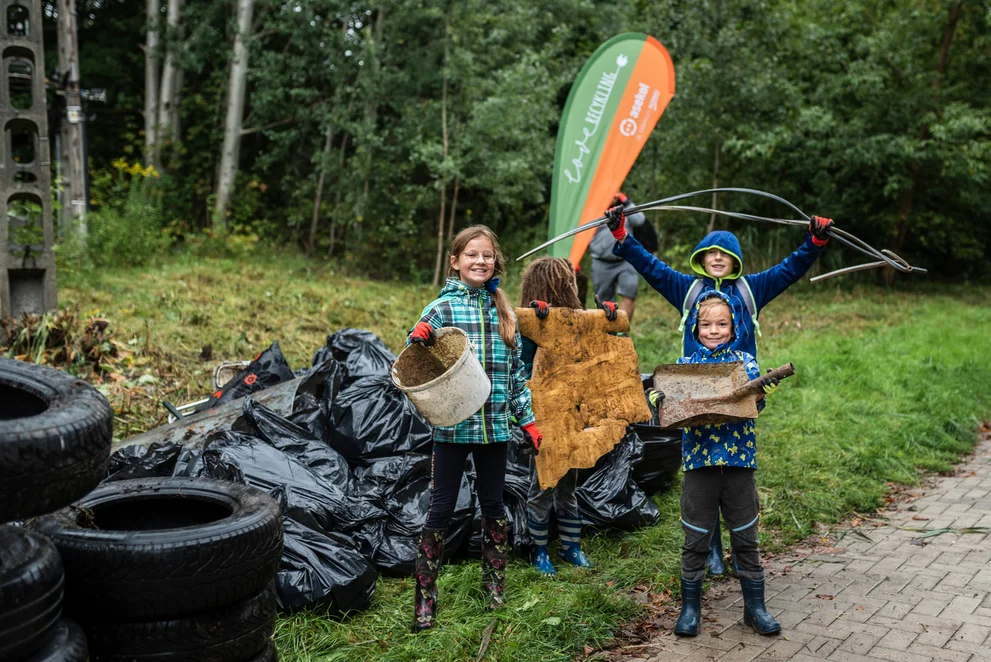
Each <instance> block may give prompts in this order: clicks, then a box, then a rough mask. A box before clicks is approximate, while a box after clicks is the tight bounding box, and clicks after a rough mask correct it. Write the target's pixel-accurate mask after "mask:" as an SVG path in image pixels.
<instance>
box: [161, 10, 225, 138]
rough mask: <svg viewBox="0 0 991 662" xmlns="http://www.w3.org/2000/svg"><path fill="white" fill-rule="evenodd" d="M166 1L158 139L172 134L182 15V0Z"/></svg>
mask: <svg viewBox="0 0 991 662" xmlns="http://www.w3.org/2000/svg"><path fill="white" fill-rule="evenodd" d="M168 3H169V4H168V8H167V9H166V10H165V25H166V32H165V39H166V41H165V65H164V66H163V67H162V91H161V94H160V95H159V99H160V103H159V107H158V133H159V139H160V140H166V139H168V138H169V137H170V136H171V135H172V119H173V112H172V109H173V107H174V104H175V101H176V99H175V97H176V84H177V83H178V73H177V72H178V69H177V67H176V56H175V51H176V46H177V44H178V36H179V18H180V16H181V15H182V5H183V0H168ZM235 43H236V42H235ZM235 47H236V46H235Z"/></svg>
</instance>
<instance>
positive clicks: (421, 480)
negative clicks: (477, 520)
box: [355, 455, 475, 575]
mask: <svg viewBox="0 0 991 662" xmlns="http://www.w3.org/2000/svg"><path fill="white" fill-rule="evenodd" d="M355 474H356V482H357V486H358V487H357V490H358V491H361V490H369V491H372V492H373V493H376V494H380V495H381V496H383V497H384V500H385V509H386V511H388V513H389V516H388V518H387V519H386V523H385V527H384V529H383V531H382V539H381V545H380V546H379V548H378V550H377V552H376V554H375V557H374V559H373V560H374V561H375V566H376V567H377V568H378V569H379V571H380V572H382V573H383V574H389V575H410V574H413V570H414V568H415V565H416V552H417V544H418V542H419V539H420V532H421V531H422V530H423V525H424V524H425V523H426V521H427V510H428V508H429V506H430V456H429V455H407V456H404V457H398V458H388V459H385V460H378V461H376V462H374V463H373V464H372V465H370V466H369V467H368V468H366V469H356V470H355ZM474 504H475V499H474V497H473V496H472V492H471V487H470V486H469V483H468V478H467V476H463V477H462V479H461V488H460V490H459V491H458V499H457V501H456V503H455V506H454V514H453V515H452V517H451V523H450V524H449V525H448V527H447V532H446V534H445V536H444V542H445V544H444V556H445V557H446V558H447V557H450V556H452V555H453V554H455V553H456V552H457V551H458V548H460V547H461V544H462V542H463V541H464V539H465V537H466V536H467V534H468V528H469V526H470V524H471V517H472V512H473V510H474Z"/></svg>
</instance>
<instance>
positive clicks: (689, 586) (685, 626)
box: [674, 577, 702, 637]
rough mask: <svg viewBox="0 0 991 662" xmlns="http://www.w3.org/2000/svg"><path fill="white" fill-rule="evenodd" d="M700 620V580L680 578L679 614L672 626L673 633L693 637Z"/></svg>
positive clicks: (697, 631) (697, 630)
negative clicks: (676, 621)
mask: <svg viewBox="0 0 991 662" xmlns="http://www.w3.org/2000/svg"><path fill="white" fill-rule="evenodd" d="M701 620H702V580H701V579H696V580H694V581H689V580H687V579H685V578H684V577H682V578H681V615H680V616H678V623H677V624H676V625H675V626H674V633H675V634H677V635H679V636H682V637H694V636H696V635H698V633H699V622H700V621H701Z"/></svg>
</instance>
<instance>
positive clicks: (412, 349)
mask: <svg viewBox="0 0 991 662" xmlns="http://www.w3.org/2000/svg"><path fill="white" fill-rule="evenodd" d="M464 351H465V337H464V336H463V335H461V334H460V333H446V334H444V335H442V336H439V337H438V338H437V342H435V343H434V344H433V346H432V347H423V346H422V345H410V346H409V347H408V348H407V350H406V351H405V352H403V356H402V360H400V361H399V362H397V363H396V375H397V376H398V377H399V383H400V384H402V385H403V386H405V387H407V388H409V387H412V386H420V385H421V384H426V383H427V382H429V381H432V380H434V379H437V378H438V377H440V376H441V375H443V374H444V373H445V372H447V371H448V370H450V369H451V366H453V365H454V364H455V363H457V362H458V359H460V358H461V355H462V354H463V353H464Z"/></svg>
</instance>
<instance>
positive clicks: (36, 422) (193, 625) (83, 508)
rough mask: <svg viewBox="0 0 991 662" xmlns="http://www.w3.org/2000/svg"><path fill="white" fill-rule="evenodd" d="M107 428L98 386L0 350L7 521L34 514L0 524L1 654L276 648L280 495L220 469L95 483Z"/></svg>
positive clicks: (75, 656)
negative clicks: (206, 476)
mask: <svg viewBox="0 0 991 662" xmlns="http://www.w3.org/2000/svg"><path fill="white" fill-rule="evenodd" d="M112 437H113V412H112V410H111V408H110V405H109V404H108V403H107V400H106V398H104V397H103V396H102V395H101V394H100V393H99V392H98V391H96V390H95V389H93V388H92V387H91V386H89V385H87V384H86V383H85V382H82V381H80V380H78V379H75V378H73V377H71V376H70V375H67V374H65V373H62V372H59V371H57V370H52V369H49V368H44V367H41V366H37V365H33V364H28V363H22V362H18V361H11V360H8V359H0V521H3V522H7V521H12V520H23V521H24V522H25V525H26V528H21V527H17V526H2V527H0V660H2V661H3V662H8V661H11V662H20V661H21V660H24V661H31V662H42V661H44V662H84V661H86V660H88V659H93V660H94V661H96V662H99V661H100V660H115V661H117V660H119V661H123V660H128V661H130V662H169V661H174V662H179V661H180V660H182V661H183V662H274V661H275V660H277V655H276V652H275V647H274V644H273V643H272V632H273V629H274V623H275V615H276V600H275V585H274V579H275V575H276V573H277V571H278V569H279V562H280V557H281V553H282V516H281V513H280V510H279V506H278V504H277V503H276V502H275V501H274V500H273V499H272V498H271V497H269V496H268V495H266V494H265V493H264V492H262V491H260V490H257V489H254V488H251V487H247V486H245V485H241V484H238V483H232V482H226V481H215V480H199V479H184V478H164V479H158V478H148V479H138V480H129V481H119V482H111V483H106V484H104V485H99V486H98V484H99V482H100V480H101V479H103V478H104V477H105V476H106V470H107V461H108V458H109V454H110V444H111V441H112ZM94 488H95V489H94ZM70 503H71V504H72V505H71V506H69V505H68V504H70ZM65 506H68V507H65ZM59 508H61V509H62V510H57V509H59ZM53 511H54V512H53ZM46 513H48V514H46ZM63 613H65V614H66V615H67V616H68V617H69V618H71V619H72V621H69V620H65V619H63V618H62V615H63ZM76 623H78V625H77V624H76ZM80 626H81V627H80ZM84 632H85V635H84ZM87 638H88V640H89V644H88V646H87Z"/></svg>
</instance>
